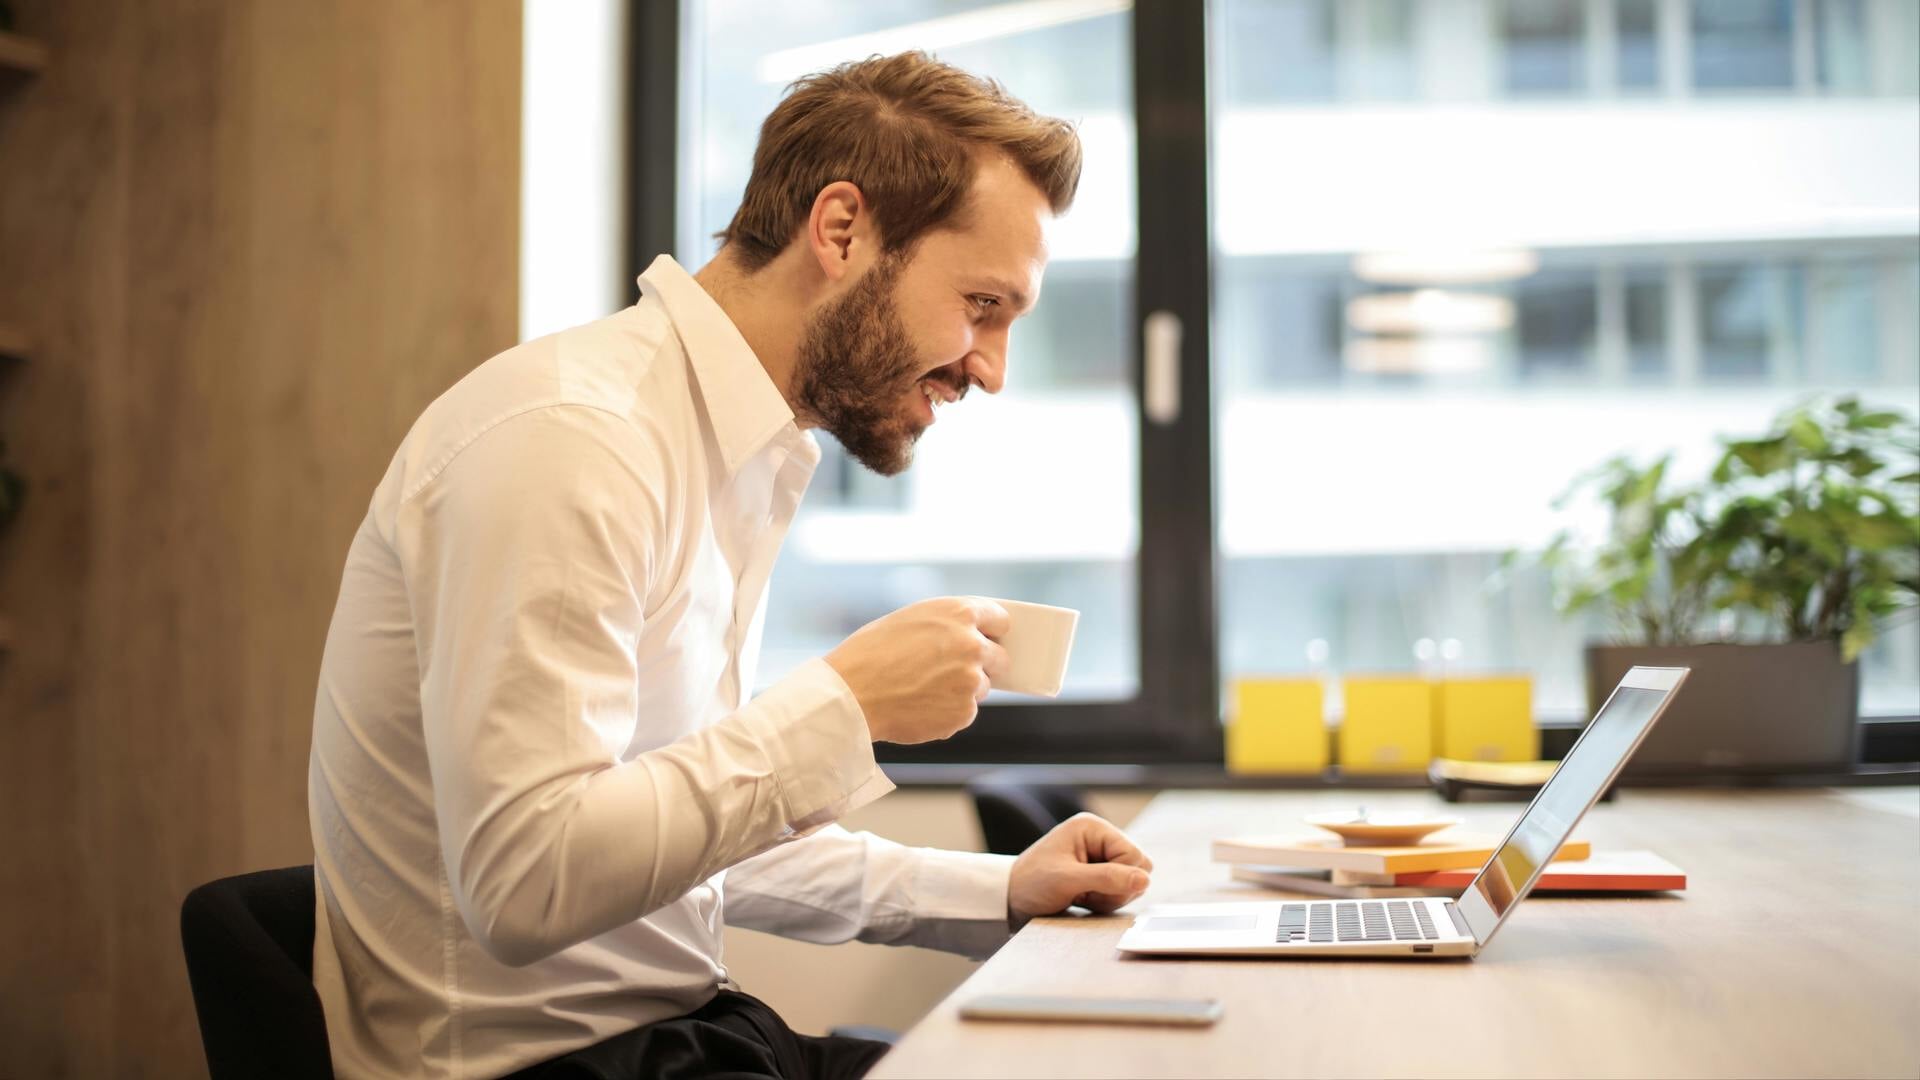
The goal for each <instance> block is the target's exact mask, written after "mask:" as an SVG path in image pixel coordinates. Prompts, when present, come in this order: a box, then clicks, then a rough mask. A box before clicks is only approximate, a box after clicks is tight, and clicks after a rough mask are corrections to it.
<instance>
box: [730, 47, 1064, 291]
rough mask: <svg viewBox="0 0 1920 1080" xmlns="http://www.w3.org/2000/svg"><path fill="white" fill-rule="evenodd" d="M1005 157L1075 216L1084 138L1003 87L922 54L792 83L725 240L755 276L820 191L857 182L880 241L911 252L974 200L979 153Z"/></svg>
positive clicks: (763, 136)
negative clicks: (1071, 207)
mask: <svg viewBox="0 0 1920 1080" xmlns="http://www.w3.org/2000/svg"><path fill="white" fill-rule="evenodd" d="M982 151H985V152H989V153H1000V154H1004V155H1006V157H1007V158H1008V159H1009V160H1011V161H1012V162H1013V163H1014V164H1015V165H1017V166H1018V167H1019V168H1020V170H1021V171H1022V172H1024V173H1025V174H1026V175H1027V177H1028V179H1030V180H1032V181H1033V183H1034V186H1036V187H1038V188H1039V189H1040V190H1041V191H1042V192H1044V193H1045V194H1046V197H1047V202H1048V203H1049V204H1050V205H1051V206H1052V207H1053V212H1054V213H1055V214H1060V213H1064V212H1065V211H1066V209H1067V207H1068V206H1069V205H1071V204H1072V202H1073V193H1074V190H1075V189H1076V188H1077V187H1079V185H1080V137H1079V136H1078V135H1077V134H1075V133H1074V130H1073V125H1071V124H1068V123H1067V122H1065V121H1063V120H1055V119H1053V118H1052V117H1047V116H1041V115H1039V114H1037V113H1035V112H1034V111H1033V110H1032V109H1030V108H1028V107H1027V106H1026V104H1025V103H1023V102H1021V101H1020V100H1019V99H1017V98H1015V97H1013V96H1012V95H1011V94H1008V93H1007V92H1006V90H1005V89H1003V88H1002V87H1001V86H1000V84H999V83H997V82H994V81H992V80H991V79H982V78H980V77H979V76H976V75H970V74H968V73H967V72H964V71H961V70H960V69H959V68H956V67H953V66H951V65H948V64H943V63H941V62H940V61H938V60H935V59H934V58H933V57H931V56H928V55H927V54H926V53H923V52H905V53H900V54H899V55H897V56H876V57H872V58H870V59H867V60H860V61H856V62H854V63H849V64H842V65H840V66H839V67H836V68H834V69H832V70H830V71H823V72H821V73H820V74H818V75H809V76H807V77H806V78H804V79H801V80H800V81H798V82H796V83H794V84H793V86H792V87H790V88H789V90H788V93H787V96H786V97H785V98H784V99H783V100H782V101H781V102H780V104H779V105H778V106H777V107H775V108H774V110H773V113H772V114H771V115H769V116H768V117H767V121H766V123H765V124H762V125H761V127H760V145H759V147H758V148H756V149H755V150H754V152H753V175H752V176H751V177H750V178H748V180H747V190H746V194H745V195H743V196H742V197H741V199H740V209H739V210H737V211H735V212H734V215H733V221H732V222H730V223H729V224H728V225H727V227H726V228H725V229H723V230H721V232H720V233H719V238H720V240H721V242H722V243H724V244H725V245H727V247H728V248H729V249H731V251H732V253H733V256H734V258H735V259H737V260H738V261H739V263H740V265H741V266H742V267H743V268H744V269H745V270H747V271H748V272H749V273H751V272H753V271H756V270H759V269H760V268H762V267H764V266H766V265H767V264H768V263H770V262H772V261H773V259H774V256H776V255H778V254H780V252H781V251H782V250H783V249H784V248H785V247H786V246H787V244H788V243H789V242H791V241H792V240H793V235H794V233H796V232H798V231H799V230H800V227H801V226H802V225H803V224H805V222H806V220H807V216H808V215H809V214H810V213H812V211H813V201H814V199H815V198H817V197H818V196H819V194H820V190H821V189H822V188H824V187H826V186H827V185H828V184H832V183H835V182H836V181H840V180H847V181H851V182H852V183H853V184H854V185H855V186H856V187H858V188H859V189H860V191H861V193H862V194H863V195H865V196H866V199H867V208H868V210H869V211H870V212H871V213H872V214H873V220H874V224H875V225H876V226H878V228H879V232H880V243H881V248H882V250H883V251H885V252H886V253H888V254H902V253H905V252H908V251H910V250H911V249H912V247H913V245H914V243H915V242H916V241H917V240H919V239H920V237H921V236H923V235H924V234H925V233H926V232H927V231H928V230H930V229H933V228H936V227H938V226H940V225H943V224H946V223H948V222H949V221H950V220H951V219H952V218H953V216H954V214H955V213H956V212H958V211H959V210H960V209H961V208H962V207H963V206H964V205H965V203H966V198H967V192H968V191H969V189H970V188H971V187H972V186H973V174H974V170H975V168H976V167H977V161H976V156H975V155H976V154H978V153H980V152H982Z"/></svg>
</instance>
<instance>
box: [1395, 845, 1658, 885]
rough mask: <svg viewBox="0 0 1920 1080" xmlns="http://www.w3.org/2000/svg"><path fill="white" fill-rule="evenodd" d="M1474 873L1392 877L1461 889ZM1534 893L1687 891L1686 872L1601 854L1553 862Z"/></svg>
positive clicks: (1651, 857) (1647, 855)
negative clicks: (1571, 860)
mask: <svg viewBox="0 0 1920 1080" xmlns="http://www.w3.org/2000/svg"><path fill="white" fill-rule="evenodd" d="M1477 872H1478V870H1477V868H1476V869H1475V870H1421V871H1416V872H1413V873H1407V874H1395V875H1394V879H1393V883H1394V884H1395V885H1417V886H1421V887H1424V888H1430V889H1464V888H1466V887H1467V885H1468V884H1469V883H1471V882H1472V881H1473V875H1474V874H1475V873H1477ZM1533 887H1534V888H1535V889H1537V890H1538V889H1544V890H1547V891H1549V892H1552V891H1555V890H1559V891H1564V892H1580V891H1586V890H1591V891H1594V892H1660V891H1665V890H1674V891H1678V890H1681V889H1684V888H1686V887H1687V872H1686V871H1684V870H1682V869H1680V868H1679V867H1677V866H1675V865H1673V864H1672V863H1670V862H1668V861H1667V860H1665V859H1663V858H1661V857H1660V856H1658V855H1655V854H1654V853H1653V852H1651V851H1603V852H1601V853H1600V854H1598V855H1593V856H1590V857H1588V858H1586V859H1582V860H1579V861H1578V862H1556V863H1553V864H1551V865H1549V866H1548V867H1547V868H1546V870H1545V871H1543V872H1542V873H1541V874H1540V880H1539V881H1537V882H1534V885H1533Z"/></svg>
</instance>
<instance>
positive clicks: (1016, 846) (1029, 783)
mask: <svg viewBox="0 0 1920 1080" xmlns="http://www.w3.org/2000/svg"><path fill="white" fill-rule="evenodd" d="M967 794H969V795H971V796H973V810H974V813H976V814H978V815H979V816H980V834H981V836H982V837H984V838H985V840H986V842H987V850H988V851H990V852H992V853H994V854H995V855H1018V854H1020V853H1021V852H1023V851H1025V850H1027V848H1028V847H1030V846H1032V844H1033V842H1034V841H1035V840H1038V839H1040V838H1041V837H1042V836H1045V835H1046V834H1047V831H1048V830H1049V829H1052V828H1053V827H1054V826H1055V825H1058V824H1060V823H1061V822H1063V821H1065V820H1067V819H1068V818H1070V817H1072V816H1073V815H1075V814H1078V813H1080V812H1081V811H1083V810H1085V809H1086V808H1087V804H1086V800H1084V799H1083V798H1081V796H1080V789H1079V788H1077V787H1074V786H1073V785H1072V784H1068V783H1065V782H1064V781H1062V780H1061V779H1060V777H1059V776H1058V775H1057V774H1054V773H1049V772H1047V771H1046V770H1036V769H1002V770H999V771H997V772H991V773H986V774H985V775H982V776H978V777H975V778H974V779H973V780H972V781H970V782H969V783H968V784H967Z"/></svg>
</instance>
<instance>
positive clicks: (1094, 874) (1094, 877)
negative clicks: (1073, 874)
mask: <svg viewBox="0 0 1920 1080" xmlns="http://www.w3.org/2000/svg"><path fill="white" fill-rule="evenodd" d="M1081 880H1082V881H1083V882H1084V883H1085V884H1086V889H1085V890H1084V891H1082V892H1081V893H1080V894H1079V895H1078V896H1075V897H1074V898H1073V902H1074V903H1076V904H1078V905H1080V906H1081V907H1083V908H1086V909H1087V910H1088V911H1095V912H1099V913H1100V914H1102V915H1105V914H1107V913H1109V912H1112V911H1117V910H1119V909H1120V908H1122V907H1125V906H1126V905H1127V903H1128V902H1129V901H1131V900H1132V899H1133V898H1134V897H1136V896H1139V895H1140V894H1141V893H1143V892H1145V891H1146V890H1147V874H1146V872H1145V871H1142V870H1139V869H1136V868H1134V867H1130V866H1122V865H1121V864H1119V863H1093V864H1089V865H1088V866H1087V873H1086V874H1085V875H1084V876H1083V877H1082V879H1081Z"/></svg>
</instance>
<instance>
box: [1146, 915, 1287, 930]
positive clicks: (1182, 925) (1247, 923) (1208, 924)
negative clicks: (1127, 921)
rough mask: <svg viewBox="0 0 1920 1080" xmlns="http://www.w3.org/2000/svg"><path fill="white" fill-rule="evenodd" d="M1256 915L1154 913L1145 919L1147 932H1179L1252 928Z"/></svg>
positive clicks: (1257, 924) (1258, 922)
mask: <svg viewBox="0 0 1920 1080" xmlns="http://www.w3.org/2000/svg"><path fill="white" fill-rule="evenodd" d="M1259 925H1260V917H1259V916H1258V915H1155V916H1152V917H1151V918H1149V919H1147V926H1146V929H1147V931H1148V932H1149V933H1155V934H1158V933H1169V932H1170V933H1180V932H1183V931H1190V930H1210V931H1216V932H1217V931H1221V930H1254V929H1257V928H1258V927H1259Z"/></svg>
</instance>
